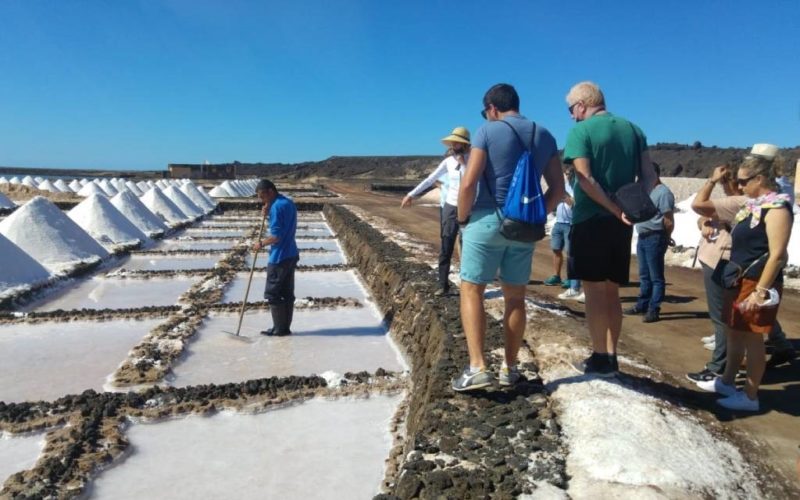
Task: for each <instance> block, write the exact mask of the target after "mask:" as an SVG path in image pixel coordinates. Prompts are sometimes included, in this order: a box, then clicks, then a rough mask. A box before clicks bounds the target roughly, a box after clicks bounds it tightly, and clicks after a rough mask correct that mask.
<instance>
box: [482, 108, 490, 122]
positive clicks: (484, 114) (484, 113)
mask: <svg viewBox="0 0 800 500" xmlns="http://www.w3.org/2000/svg"><path fill="white" fill-rule="evenodd" d="M481 116H482V117H483V119H484V120H488V118H486V109H484V110H483V111H481Z"/></svg>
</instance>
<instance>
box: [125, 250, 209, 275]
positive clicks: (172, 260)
mask: <svg viewBox="0 0 800 500" xmlns="http://www.w3.org/2000/svg"><path fill="white" fill-rule="evenodd" d="M221 258H222V255H212V256H208V257H191V256H187V257H176V256H172V255H170V256H164V257H162V256H158V255H138V254H134V255H131V257H130V258H129V259H128V260H126V261H125V262H124V263H123V264H122V266H121V267H124V268H125V269H127V270H129V271H138V270H146V271H160V270H165V269H213V268H214V265H215V264H216V263H217V262H218V261H219V259H221Z"/></svg>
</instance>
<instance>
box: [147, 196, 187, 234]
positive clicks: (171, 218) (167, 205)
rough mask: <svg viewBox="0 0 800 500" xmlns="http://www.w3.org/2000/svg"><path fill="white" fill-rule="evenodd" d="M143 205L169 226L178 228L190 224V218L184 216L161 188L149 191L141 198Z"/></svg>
mask: <svg viewBox="0 0 800 500" xmlns="http://www.w3.org/2000/svg"><path fill="white" fill-rule="evenodd" d="M141 200H142V203H144V206H146V207H147V208H148V209H149V210H150V211H151V212H153V213H154V214H156V215H157V216H159V217H161V219H162V220H163V221H164V222H165V223H166V224H167V225H168V226H176V225H178V224H182V223H184V222H188V221H189V220H190V218H189V217H188V216H187V215H186V214H184V213H183V212H182V211H181V209H180V208H178V207H177V206H176V205H175V204H174V203H173V202H172V201H171V200H170V199H169V198H167V197H166V196H164V193H163V192H161V189H159V188H153V189H151V190H150V191H147V192H146V193H145V194H143V195H142V197H141Z"/></svg>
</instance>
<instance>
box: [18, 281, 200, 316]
mask: <svg viewBox="0 0 800 500" xmlns="http://www.w3.org/2000/svg"><path fill="white" fill-rule="evenodd" d="M191 286H192V280H191V279H190V278H169V279H166V278H152V279H146V280H139V279H113V278H100V277H98V278H92V279H89V280H84V281H81V282H79V283H78V284H77V285H75V286H72V287H69V288H67V287H64V288H61V289H59V290H57V291H54V292H52V293H50V294H48V295H47V296H45V297H43V298H41V299H39V300H37V301H36V302H33V303H31V304H28V305H26V306H25V307H23V308H22V309H23V310H25V311H54V310H56V309H64V310H67V311H68V310H72V309H105V308H108V309H126V308H131V307H144V306H170V305H173V304H176V303H177V301H178V297H180V295H181V294H183V293H184V292H185V291H187V290H188V289H189V288H190V287H191Z"/></svg>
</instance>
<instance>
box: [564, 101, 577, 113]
mask: <svg viewBox="0 0 800 500" xmlns="http://www.w3.org/2000/svg"><path fill="white" fill-rule="evenodd" d="M577 105H578V103H577V102H576V103H575V104H573V105H572V106H570V107H568V108H567V109H568V110H569V114H572V110H573V109H575V106H577Z"/></svg>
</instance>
